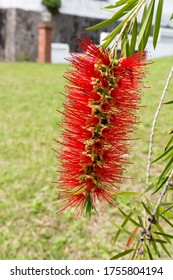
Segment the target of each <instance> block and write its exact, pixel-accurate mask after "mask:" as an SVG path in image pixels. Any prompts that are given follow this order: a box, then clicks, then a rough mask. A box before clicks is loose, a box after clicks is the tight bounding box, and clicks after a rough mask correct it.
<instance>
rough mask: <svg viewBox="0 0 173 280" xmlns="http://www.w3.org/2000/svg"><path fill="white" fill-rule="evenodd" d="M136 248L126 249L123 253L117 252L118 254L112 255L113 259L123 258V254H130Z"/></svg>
mask: <svg viewBox="0 0 173 280" xmlns="http://www.w3.org/2000/svg"><path fill="white" fill-rule="evenodd" d="M134 250H135V249H129V250H126V251H124V252H122V253H119V254H117V255H116V256H114V257H112V258H111V260H117V259H119V258H121V257H123V256H125V255H128V254H130V253H131V252H133V251H134Z"/></svg>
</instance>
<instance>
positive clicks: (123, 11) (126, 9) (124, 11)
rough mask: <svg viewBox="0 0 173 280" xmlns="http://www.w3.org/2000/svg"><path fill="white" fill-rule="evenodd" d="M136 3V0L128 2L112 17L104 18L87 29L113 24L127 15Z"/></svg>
mask: <svg viewBox="0 0 173 280" xmlns="http://www.w3.org/2000/svg"><path fill="white" fill-rule="evenodd" d="M135 5H136V1H134V0H133V1H130V2H128V3H127V4H126V5H125V6H124V7H122V8H121V9H120V10H118V11H117V12H116V13H115V14H114V15H113V16H112V17H111V18H110V19H107V20H104V21H102V22H100V23H98V24H96V25H94V26H91V27H88V28H86V30H96V29H100V28H103V27H105V26H108V25H110V24H112V23H113V22H116V21H117V20H119V19H120V18H122V17H123V16H125V15H126V14H127V13H128V12H129V11H131V9H132V8H133V7H134V6H135Z"/></svg>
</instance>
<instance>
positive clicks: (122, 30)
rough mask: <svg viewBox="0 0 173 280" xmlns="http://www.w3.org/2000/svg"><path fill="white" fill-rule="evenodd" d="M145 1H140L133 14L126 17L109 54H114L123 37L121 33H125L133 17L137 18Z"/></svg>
mask: <svg viewBox="0 0 173 280" xmlns="http://www.w3.org/2000/svg"><path fill="white" fill-rule="evenodd" d="M146 1H147V0H142V1H141V2H140V3H139V4H138V5H137V7H136V9H135V10H134V12H132V13H131V15H130V16H129V17H127V19H126V22H125V23H124V25H123V28H122V29H121V32H120V33H119V35H118V37H117V40H116V41H115V44H114V45H113V47H112V49H111V53H112V54H113V53H114V52H116V50H117V47H118V43H119V41H120V40H121V37H122V36H123V33H124V32H125V30H126V28H127V26H128V24H129V23H130V22H131V21H132V20H133V18H134V17H135V16H137V14H138V12H139V10H140V9H141V7H142V6H143V5H144V4H145V2H146Z"/></svg>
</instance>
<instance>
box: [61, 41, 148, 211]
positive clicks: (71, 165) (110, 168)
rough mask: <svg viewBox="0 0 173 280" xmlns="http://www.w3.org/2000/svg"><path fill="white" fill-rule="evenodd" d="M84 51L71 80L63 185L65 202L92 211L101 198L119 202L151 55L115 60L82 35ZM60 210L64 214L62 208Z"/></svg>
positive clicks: (76, 58)
mask: <svg viewBox="0 0 173 280" xmlns="http://www.w3.org/2000/svg"><path fill="white" fill-rule="evenodd" d="M79 42H80V45H81V47H82V48H83V50H84V53H83V54H73V59H72V60H71V63H72V65H73V69H72V70H69V71H68V73H67V76H66V79H67V80H68V81H69V83H70V85H69V86H67V94H68V95H67V99H66V101H65V104H64V107H65V111H64V113H63V114H64V119H63V121H62V127H63V128H64V129H63V133H62V139H63V140H62V146H61V149H60V151H58V152H59V154H60V156H59V158H60V167H61V172H60V174H61V175H60V186H59V189H58V192H59V193H60V194H61V195H62V196H63V198H62V201H63V202H64V203H65V206H64V207H63V208H62V209H61V210H60V211H62V210H64V209H65V208H68V207H73V208H75V209H76V210H77V211H78V213H81V212H82V211H83V210H86V212H87V213H88V214H89V215H90V214H91V211H92V209H95V205H96V204H97V201H98V202H99V203H100V204H101V205H103V202H104V201H105V202H108V203H110V204H112V205H114V195H115V194H116V193H117V192H118V189H119V187H118V185H119V184H120V183H121V179H122V176H123V171H124V166H125V165H126V164H127V162H126V160H125V157H126V155H127V154H128V151H129V143H128V140H130V136H129V133H131V132H132V131H133V129H134V125H136V124H137V118H136V112H137V110H138V108H139V101H140V98H141V96H140V89H141V87H142V86H141V80H142V78H143V77H144V74H145V73H144V71H143V66H145V65H146V62H145V53H136V54H134V55H133V56H131V57H128V58H120V59H119V60H115V59H114V58H113V57H112V56H111V54H110V53H109V52H108V51H107V50H105V49H102V48H98V47H96V46H95V45H94V44H93V43H92V42H91V41H90V40H89V39H88V38H87V37H84V38H83V39H79ZM60 211H59V212H60Z"/></svg>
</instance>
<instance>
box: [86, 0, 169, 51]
mask: <svg viewBox="0 0 173 280" xmlns="http://www.w3.org/2000/svg"><path fill="white" fill-rule="evenodd" d="M163 4H164V1H163V0H159V1H158V2H157V1H156V0H119V1H116V3H115V4H113V5H109V6H106V7H105V8H104V9H105V10H108V11H112V12H113V16H112V17H111V18H109V19H106V20H104V21H103V22H101V23H99V24H96V25H94V26H92V27H90V28H87V30H96V29H100V28H104V27H106V26H108V25H111V24H113V23H115V22H116V23H117V22H118V25H117V26H116V27H115V28H114V29H113V30H112V32H111V33H110V34H108V35H107V36H106V37H105V38H104V42H103V44H102V47H104V48H107V47H109V46H110V44H111V43H112V42H114V47H113V48H114V51H115V52H116V51H117V50H118V48H121V51H122V54H123V55H124V56H130V55H132V54H133V53H134V52H135V50H136V49H138V50H139V51H143V50H144V49H145V47H146V44H147V42H148V40H149V36H152V40H153V46H154V48H155V47H156V45H157V41H158V37H159V31H160V25H161V19H162V11H163ZM141 13H142V17H141V18H139V15H140V14H141ZM172 18H173V15H172V16H171V18H170V20H171V19H172Z"/></svg>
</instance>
